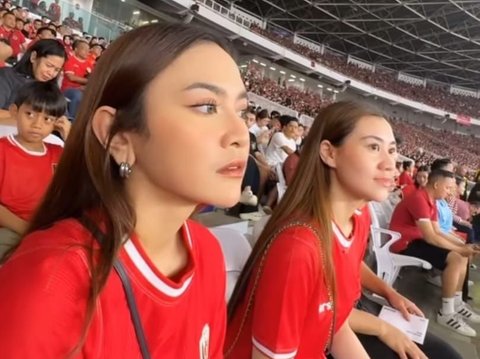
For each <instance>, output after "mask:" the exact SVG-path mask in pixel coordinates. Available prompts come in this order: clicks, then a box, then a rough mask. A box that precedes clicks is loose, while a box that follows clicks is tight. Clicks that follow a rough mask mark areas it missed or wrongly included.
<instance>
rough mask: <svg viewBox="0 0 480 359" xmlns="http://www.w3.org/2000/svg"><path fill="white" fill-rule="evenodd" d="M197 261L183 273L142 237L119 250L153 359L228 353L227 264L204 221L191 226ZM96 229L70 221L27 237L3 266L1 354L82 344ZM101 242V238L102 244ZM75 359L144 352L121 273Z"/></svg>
mask: <svg viewBox="0 0 480 359" xmlns="http://www.w3.org/2000/svg"><path fill="white" fill-rule="evenodd" d="M182 238H183V242H184V245H185V246H186V248H187V249H188V252H189V263H188V264H187V266H186V267H185V269H184V270H183V271H182V272H181V273H179V274H178V275H176V276H175V278H174V279H171V278H168V277H165V276H164V275H162V273H160V272H159V271H158V270H157V269H156V267H155V266H154V264H153V263H152V262H151V261H150V259H149V258H148V257H147V255H146V253H145V252H144V250H143V249H142V245H141V243H140V242H139V240H138V238H137V236H136V235H135V234H133V235H132V236H131V238H130V239H128V240H127V241H126V242H125V245H124V246H123V248H122V249H121V252H120V254H119V256H120V258H121V260H122V262H123V264H124V267H125V270H126V272H127V273H128V276H129V278H130V281H131V285H132V290H133V293H134V296H135V300H136V303H137V306H138V310H139V315H140V318H141V322H142V325H143V329H144V333H145V336H146V340H147V345H148V348H149V351H150V354H151V357H152V358H162V359H168V358H171V359H179V358H188V359H221V358H223V354H222V350H223V340H224V335H225V320H226V310H225V309H226V308H225V269H224V267H225V265H224V260H223V256H222V252H221V249H220V246H219V244H218V242H217V240H216V239H215V238H214V237H213V236H212V234H211V233H210V232H209V231H208V230H207V229H206V228H204V227H203V226H201V225H199V224H197V223H195V222H193V221H187V222H186V223H185V225H184V226H183V228H182ZM91 245H92V238H91V236H90V233H89V232H87V230H86V229H85V228H84V227H83V226H82V225H81V224H80V223H79V222H77V221H76V220H74V219H67V220H63V221H60V222H57V223H55V224H54V225H53V226H52V227H50V228H48V229H46V230H43V231H37V232H35V233H32V234H30V235H29V236H27V237H26V238H25V239H23V241H22V243H21V245H20V247H19V248H18V249H17V251H16V252H15V253H14V254H13V256H12V257H11V258H10V259H9V260H8V261H7V263H5V264H4V266H3V267H1V268H0V293H2V295H1V296H0V323H2V324H1V325H0V357H2V358H42V359H50V358H51V359H57V358H65V357H66V354H67V353H68V352H69V351H70V350H71V349H72V348H73V347H74V346H75V345H76V344H77V343H78V340H79V336H80V333H81V329H82V325H83V322H84V319H85V308H86V302H87V296H88V292H89V289H90V274H89V269H88V258H87V254H86V250H85V247H86V246H87V247H88V246H91ZM95 245H96V244H95ZM75 358H88V359H93V358H95V359H96V358H98V359H100V358H128V359H136V358H141V353H140V349H139V345H138V342H137V339H136V336H135V330H134V327H133V324H132V319H131V316H130V311H129V307H128V304H127V300H126V296H125V292H124V289H123V287H122V283H121V281H120V279H119V277H118V275H117V274H116V272H114V271H112V273H111V274H110V276H109V277H108V279H107V283H106V286H105V288H104V289H103V291H102V293H101V295H100V297H99V299H98V301H97V307H96V311H95V315H94V318H93V322H92V324H91V327H90V329H89V332H88V335H87V339H86V342H85V345H84V346H83V347H82V349H81V353H80V354H79V355H78V356H76V357H75Z"/></svg>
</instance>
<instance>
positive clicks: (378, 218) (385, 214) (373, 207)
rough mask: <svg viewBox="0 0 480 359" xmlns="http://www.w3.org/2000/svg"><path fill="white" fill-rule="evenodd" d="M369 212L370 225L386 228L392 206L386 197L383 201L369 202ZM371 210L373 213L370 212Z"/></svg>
mask: <svg viewBox="0 0 480 359" xmlns="http://www.w3.org/2000/svg"><path fill="white" fill-rule="evenodd" d="M369 207H370V214H371V218H372V225H373V226H375V227H378V228H385V229H388V228H389V227H390V220H391V218H392V214H393V210H394V207H393V205H392V204H391V203H390V201H389V200H388V199H387V200H385V201H383V202H370V203H369ZM372 211H373V212H374V213H372Z"/></svg>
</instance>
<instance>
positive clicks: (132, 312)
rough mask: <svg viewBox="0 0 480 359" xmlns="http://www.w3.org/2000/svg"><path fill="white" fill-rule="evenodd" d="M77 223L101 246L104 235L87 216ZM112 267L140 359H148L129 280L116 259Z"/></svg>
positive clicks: (120, 263) (146, 346)
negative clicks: (119, 284) (122, 294)
mask: <svg viewBox="0 0 480 359" xmlns="http://www.w3.org/2000/svg"><path fill="white" fill-rule="evenodd" d="M79 222H80V223H81V224H82V225H83V226H84V227H85V228H86V229H87V230H88V231H89V232H90V233H91V234H92V236H93V237H94V238H95V239H96V240H97V242H99V243H100V244H101V243H102V242H103V241H104V239H105V235H104V234H103V233H102V231H101V230H100V228H98V226H97V225H96V224H95V223H94V222H93V221H92V220H91V219H90V218H88V217H87V216H82V217H81V218H80V219H79ZM113 267H114V268H115V271H116V272H117V274H118V276H119V278H120V280H121V281H122V285H123V290H124V291H125V295H126V297H127V303H128V309H129V311H130V315H131V317H132V322H133V326H134V328H135V335H136V337H137V342H138V345H139V347H140V351H141V352H142V358H143V359H150V358H151V356H150V352H149V350H148V345H147V340H146V338H145V333H144V331H143V326H142V322H141V320H140V313H139V312H138V307H137V303H136V301H135V296H134V294H133V290H132V286H131V284H130V279H129V278H128V275H127V273H126V271H125V268H124V267H123V264H122V262H120V260H119V259H118V258H117V259H115V261H114V263H113Z"/></svg>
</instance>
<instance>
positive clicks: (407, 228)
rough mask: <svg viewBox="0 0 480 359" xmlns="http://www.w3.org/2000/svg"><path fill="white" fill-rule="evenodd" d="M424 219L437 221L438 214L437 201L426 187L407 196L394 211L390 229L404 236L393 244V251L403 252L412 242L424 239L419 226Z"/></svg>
mask: <svg viewBox="0 0 480 359" xmlns="http://www.w3.org/2000/svg"><path fill="white" fill-rule="evenodd" d="M422 220H427V221H433V222H436V221H437V220H438V215H437V206H436V204H435V201H434V200H433V199H432V198H430V196H429V194H428V193H427V191H426V190H425V189H423V188H420V189H418V190H417V191H415V192H414V193H412V194H411V195H409V196H406V197H405V198H404V199H403V200H402V201H401V202H400V203H399V204H397V206H396V207H395V210H394V211H393V214H392V219H391V221H390V229H391V230H392V231H396V232H399V233H400V234H401V235H402V238H400V240H399V241H398V242H396V243H395V244H393V245H392V247H391V248H392V251H393V252H401V251H403V250H404V249H406V248H407V247H408V245H409V244H410V242H412V241H414V240H419V239H422V237H423V235H422V232H421V231H420V228H418V226H417V221H422Z"/></svg>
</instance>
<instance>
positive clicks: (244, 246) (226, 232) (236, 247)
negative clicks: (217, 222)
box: [210, 228, 252, 301]
mask: <svg viewBox="0 0 480 359" xmlns="http://www.w3.org/2000/svg"><path fill="white" fill-rule="evenodd" d="M210 231H211V232H212V233H213V235H214V236H215V237H216V238H217V240H218V241H219V243H220V246H221V247H222V252H223V257H224V259H225V271H226V272H227V288H226V293H225V295H226V298H225V299H226V300H227V301H228V300H229V299H230V296H231V295H232V293H233V289H234V288H235V284H236V283H237V280H238V277H239V276H240V273H241V272H242V269H243V266H244V265H245V262H246V261H247V259H248V256H249V255H250V252H251V251H252V247H251V246H250V243H249V242H248V240H247V238H246V237H245V236H244V235H243V234H242V233H240V232H238V231H236V230H234V229H230V228H210Z"/></svg>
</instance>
